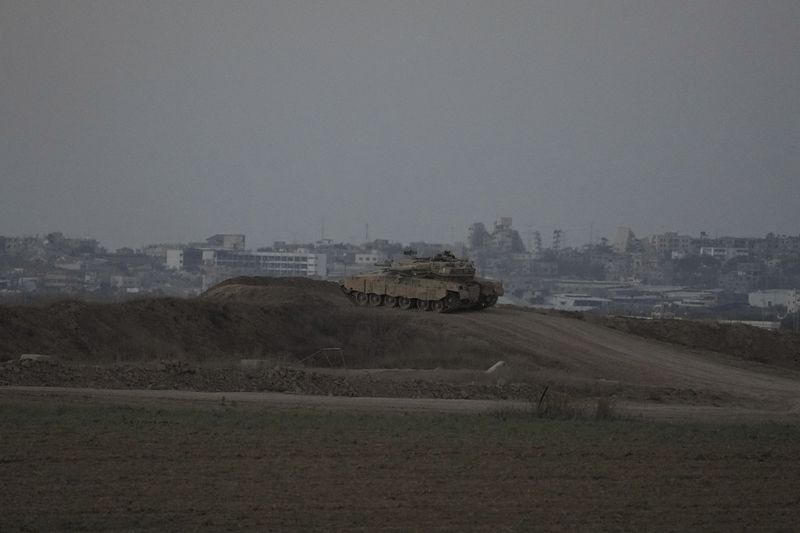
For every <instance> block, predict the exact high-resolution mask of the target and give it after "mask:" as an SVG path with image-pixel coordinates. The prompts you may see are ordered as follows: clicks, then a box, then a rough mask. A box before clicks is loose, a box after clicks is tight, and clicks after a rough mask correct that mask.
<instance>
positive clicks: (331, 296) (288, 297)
mask: <svg viewBox="0 0 800 533" xmlns="http://www.w3.org/2000/svg"><path fill="white" fill-rule="evenodd" d="M201 298H206V299H212V300H217V301H237V302H246V303H250V304H254V305H261V306H280V305H286V304H301V305H308V306H321V307H333V308H336V307H351V306H352V303H351V302H350V300H349V298H347V296H345V295H344V293H342V291H341V290H340V289H339V286H338V285H337V284H336V283H332V282H329V281H318V280H313V279H308V278H271V277H263V276H262V277H247V276H242V277H238V278H232V279H229V280H226V281H223V282H222V283H220V284H218V285H215V286H214V287H211V288H210V289H208V290H207V291H206V292H204V293H203V294H202V295H201Z"/></svg>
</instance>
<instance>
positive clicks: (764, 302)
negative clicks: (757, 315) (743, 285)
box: [747, 289, 800, 312]
mask: <svg viewBox="0 0 800 533" xmlns="http://www.w3.org/2000/svg"><path fill="white" fill-rule="evenodd" d="M747 303H749V304H750V305H752V306H753V307H773V306H779V305H780V306H783V307H785V308H786V309H787V310H789V311H790V312H794V311H797V310H798V306H800V292H799V291H798V290H797V289H768V290H763V291H754V292H751V293H749V294H748V295H747Z"/></svg>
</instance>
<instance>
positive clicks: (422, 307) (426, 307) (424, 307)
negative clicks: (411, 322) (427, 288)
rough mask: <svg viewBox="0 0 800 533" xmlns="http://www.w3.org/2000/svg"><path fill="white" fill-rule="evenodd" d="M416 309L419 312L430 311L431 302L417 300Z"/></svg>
mask: <svg viewBox="0 0 800 533" xmlns="http://www.w3.org/2000/svg"><path fill="white" fill-rule="evenodd" d="M417 309H418V310H419V311H430V309H431V302H430V301H428V300H422V299H419V300H417Z"/></svg>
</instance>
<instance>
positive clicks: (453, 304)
mask: <svg viewBox="0 0 800 533" xmlns="http://www.w3.org/2000/svg"><path fill="white" fill-rule="evenodd" d="M444 305H445V307H446V308H447V310H448V311H453V310H455V309H458V308H459V307H461V299H460V298H459V297H458V295H456V294H449V295H448V296H447V297H446V298H445V299H444Z"/></svg>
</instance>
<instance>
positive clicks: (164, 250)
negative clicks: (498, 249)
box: [0, 233, 447, 301]
mask: <svg viewBox="0 0 800 533" xmlns="http://www.w3.org/2000/svg"><path fill="white" fill-rule="evenodd" d="M411 246H412V247H415V249H417V250H419V251H420V253H423V254H435V253H439V252H441V251H443V250H445V249H446V248H447V247H446V246H444V245H432V244H428V243H424V242H418V243H411ZM404 249H405V247H404V246H403V245H401V244H399V243H393V242H390V241H388V240H385V239H376V240H374V241H372V242H369V243H365V244H361V245H356V244H348V243H334V242H333V241H332V240H330V239H322V240H320V241H317V242H315V243H309V244H290V243H286V242H283V241H278V242H275V243H273V246H270V247H264V248H258V249H256V250H250V249H248V248H247V247H246V240H245V235H242V234H218V235H213V236H211V237H209V238H208V239H206V240H205V241H203V242H195V243H185V244H153V245H148V246H145V247H143V248H141V249H137V250H134V249H130V248H121V249H119V250H116V251H114V252H109V251H108V250H106V249H105V248H103V247H102V246H100V244H99V243H98V242H97V241H95V240H93V239H80V238H78V239H75V238H68V237H65V236H64V235H63V234H61V233H50V234H48V235H44V236H33V237H0V300H5V301H20V300H22V301H24V300H29V299H34V298H40V297H42V296H47V295H72V296H75V297H81V298H88V299H92V298H97V299H108V298H112V299H113V298H129V297H135V296H138V295H167V296H192V295H197V294H199V293H201V292H202V291H204V290H206V289H208V288H209V287H211V286H213V285H215V284H217V283H219V282H221V281H224V280H225V279H229V278H232V277H236V276H245V275H255V276H284V277H286V276H300V277H308V278H315V279H338V278H342V277H344V276H347V275H350V274H354V273H358V272H363V271H366V270H371V269H374V268H375V265H376V264H380V263H384V262H386V261H388V260H389V259H390V258H392V257H394V256H396V255H400V254H401V253H402V251H403V250H404Z"/></svg>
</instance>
